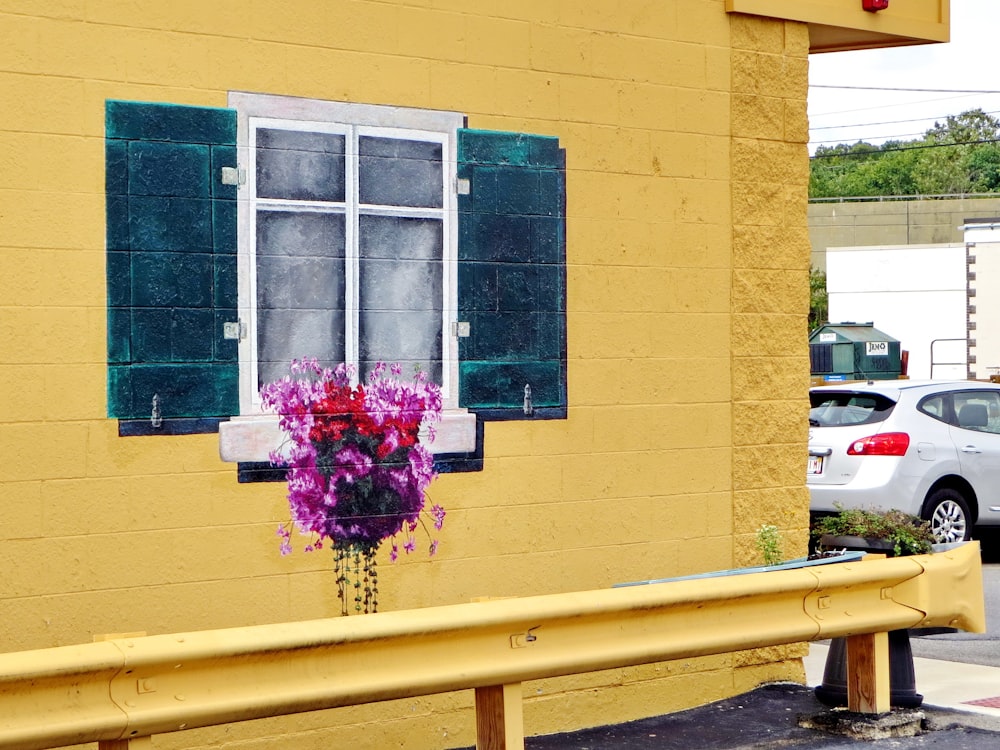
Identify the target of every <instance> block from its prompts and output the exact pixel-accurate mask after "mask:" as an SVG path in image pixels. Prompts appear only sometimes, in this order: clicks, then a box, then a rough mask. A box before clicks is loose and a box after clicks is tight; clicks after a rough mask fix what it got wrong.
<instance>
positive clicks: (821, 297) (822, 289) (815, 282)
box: [809, 268, 830, 333]
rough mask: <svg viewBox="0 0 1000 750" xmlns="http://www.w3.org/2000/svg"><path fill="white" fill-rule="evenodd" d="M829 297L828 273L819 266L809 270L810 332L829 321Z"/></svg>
mask: <svg viewBox="0 0 1000 750" xmlns="http://www.w3.org/2000/svg"><path fill="white" fill-rule="evenodd" d="M829 311H830V306H829V297H828V295H827V292H826V274H825V273H824V272H823V271H820V270H819V269H818V268H812V269H810V271H809V332H810V333H812V332H813V331H815V330H816V329H817V328H819V327H820V326H821V325H823V324H824V323H826V322H827V317H828V315H829Z"/></svg>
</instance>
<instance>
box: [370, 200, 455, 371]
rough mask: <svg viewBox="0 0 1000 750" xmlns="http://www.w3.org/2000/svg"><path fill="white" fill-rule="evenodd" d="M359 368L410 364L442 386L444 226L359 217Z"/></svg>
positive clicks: (409, 368)
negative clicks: (375, 364)
mask: <svg viewBox="0 0 1000 750" xmlns="http://www.w3.org/2000/svg"><path fill="white" fill-rule="evenodd" d="M359 238H360V253H361V288H360V308H361V313H360V316H359V326H360V331H359V334H360V336H359V338H360V358H361V362H360V363H359V364H360V368H359V369H360V370H361V372H362V374H363V375H364V374H366V373H367V372H368V371H369V370H370V369H371V367H372V365H373V364H374V363H375V362H376V361H383V362H399V363H400V364H402V365H403V373H404V375H406V376H410V375H412V373H413V370H414V366H419V367H420V369H421V370H423V371H424V372H427V373H428V374H429V375H430V377H431V379H432V380H434V382H436V383H440V382H441V343H442V342H441V325H442V322H441V316H442V284H443V279H442V269H443V266H442V258H443V244H442V243H443V238H444V233H443V227H442V224H441V221H439V220H437V219H410V218H401V217H389V216H362V217H361V219H360V227H359Z"/></svg>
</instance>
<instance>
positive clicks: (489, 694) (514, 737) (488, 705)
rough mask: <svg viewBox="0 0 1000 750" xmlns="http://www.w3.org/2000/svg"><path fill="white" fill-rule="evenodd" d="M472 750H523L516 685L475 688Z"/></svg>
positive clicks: (522, 721) (518, 691)
mask: <svg viewBox="0 0 1000 750" xmlns="http://www.w3.org/2000/svg"><path fill="white" fill-rule="evenodd" d="M476 750H524V712H523V709H522V706H521V683H520V682H515V683H512V684H510V685H490V686H489V687H481V688H476Z"/></svg>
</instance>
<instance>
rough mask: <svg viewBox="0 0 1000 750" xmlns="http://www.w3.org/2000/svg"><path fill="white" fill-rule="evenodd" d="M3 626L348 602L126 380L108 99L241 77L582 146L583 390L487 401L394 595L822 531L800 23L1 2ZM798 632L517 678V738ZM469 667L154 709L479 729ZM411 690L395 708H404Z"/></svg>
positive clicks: (576, 294) (751, 554) (437, 738)
mask: <svg viewBox="0 0 1000 750" xmlns="http://www.w3.org/2000/svg"><path fill="white" fill-rule="evenodd" d="M0 38H2V39H3V44H0V104H2V109H3V112H4V118H3V124H2V125H0V146H2V153H3V154H4V157H3V158H4V168H3V169H2V170H0V195H2V197H3V204H2V205H3V212H2V213H3V219H2V221H3V227H4V231H3V232H2V236H0V246H2V248H3V255H4V259H5V263H4V268H5V272H4V274H3V275H2V276H0V306H2V310H0V326H2V336H0V382H2V383H3V386H2V389H3V391H2V392H3V396H2V398H0V454H2V455H3V457H4V466H3V469H2V474H0V477H2V480H0V519H2V524H0V563H2V565H3V568H4V571H5V572H4V575H3V576H2V578H0V635H2V640H3V644H4V648H6V649H7V650H20V649H32V648H44V647H49V646H57V645H63V644H72V643H78V642H84V641H89V640H90V639H91V637H92V636H93V635H94V634H101V633H116V632H129V631H145V632H147V633H151V634H153V633H168V632H176V631H185V630H196V629H203V628H220V627H229V626H237V625H249V624H256V623H269V622H282V621H288V620H301V619H308V618H316V617H328V616H334V615H335V614H336V613H338V612H339V605H338V603H337V601H336V597H335V595H334V586H333V578H332V573H331V570H330V559H329V557H328V556H326V555H324V554H318V553H317V554H311V555H310V554H297V555H294V556H291V557H286V558H282V557H280V556H279V555H278V539H277V538H276V536H275V528H276V526H277V524H278V523H279V522H280V521H283V520H285V519H286V518H287V507H286V503H285V499H284V488H283V486H282V485H280V484H273V483H257V484H238V483H237V481H236V469H235V467H234V466H233V465H232V464H226V463H223V462H222V461H220V459H219V453H218V436H217V435H215V434H202V435H179V436H150V437H119V433H118V425H117V424H116V422H115V420H111V419H108V418H107V417H106V414H107V404H106V350H105V339H106V315H107V312H106V301H107V296H106V287H105V248H104V242H105V214H104V211H105V205H104V201H105V191H104V184H103V183H104V132H105V131H104V111H105V100H106V99H124V100H140V101H162V102H170V103H175V104H190V105H199V106H216V107H224V106H226V101H227V92H229V91H232V90H245V91H255V92H263V93H271V94H281V95H289V96H302V97H314V98H319V99H328V100H340V101H351V102H365V103H373V104H391V105H399V106H412V107H424V108H440V109H447V110H454V111H459V112H464V113H467V114H468V118H469V125H470V127H474V128H482V129H500V130H514V131H519V132H533V133H547V134H551V135H556V136H558V137H559V139H560V143H561V145H562V146H564V147H565V149H566V152H567V160H568V172H567V195H568V220H567V269H568V342H569V344H568V363H569V374H568V382H569V399H570V400H569V416H568V418H567V419H565V420H553V421H545V422H527V423H526V422H493V423H488V424H487V425H486V428H485V441H484V468H483V470H482V471H480V472H471V473H462V474H449V475H442V476H441V477H440V478H439V479H437V480H436V482H435V484H434V485H432V489H431V495H432V497H433V500H434V501H435V502H439V503H441V504H442V505H444V506H445V507H446V508H447V510H448V513H449V515H448V519H447V522H446V525H445V527H444V531H443V532H442V534H441V537H440V539H441V546H440V551H439V553H438V556H437V557H436V558H434V560H433V561H429V560H427V559H426V558H417V557H413V558H408V559H405V560H404V561H402V562H400V563H398V564H395V565H392V564H390V563H389V562H388V559H387V556H386V559H384V560H383V564H382V565H381V568H380V570H381V575H380V577H381V582H380V584H381V585H380V589H381V601H382V608H383V609H401V608H406V607H424V606H433V605H440V604H449V603H454V602H464V601H468V600H469V599H470V598H472V597H476V596H482V595H487V596H523V595H530V594H541V593H549V592H557V591H568V590H581V589H589V588H603V587H607V586H610V585H611V584H613V583H615V582H617V581H623V580H636V579H645V578H650V577H662V576H670V575H683V574H688V573H695V572H699V571H706V570H712V569H720V568H727V567H730V566H732V565H739V564H743V563H749V562H754V561H756V560H757V559H758V558H757V552H756V550H755V549H754V545H753V539H754V531H755V529H757V528H758V527H759V526H760V525H761V524H762V523H775V524H778V525H779V527H780V528H781V529H782V531H783V533H784V534H785V541H786V546H785V552H786V554H787V555H788V556H795V555H798V554H802V553H803V551H804V547H805V538H806V535H805V529H806V524H807V504H808V499H807V497H808V496H807V494H806V491H805V488H804V483H803V472H802V470H803V466H802V456H803V455H804V448H805V438H806V427H805V423H804V420H803V419H802V415H803V414H804V409H805V389H806V383H807V376H808V358H807V350H806V316H805V313H806V309H807V304H808V281H807V270H808V267H809V257H808V253H809V238H808V235H807V229H806V213H805V212H806V190H807V183H808V173H807V160H806V141H807V122H806V91H807V67H808V60H807V55H808V45H809V40H808V33H807V28H806V26H805V25H803V24H798V23H791V22H788V23H786V22H780V21H774V20H769V19H765V18H751V17H747V16H739V15H732V16H731V15H727V14H726V12H725V5H724V2H723V0H694V1H693V2H690V3H686V4H684V5H683V7H681V6H679V5H678V4H675V3H662V2H659V1H658V0H657V1H653V0H634V1H633V2H630V3H627V4H615V5H609V4H605V3H565V2H557V0H531V2H522V1H520V0H505V2H502V3H492V2H491V3H469V2H466V1H464V0H463V1H457V0H456V1H450V0H398V1H394V2H378V1H375V0H329V1H328V2H324V3H314V2H306V1H305V0H296V1H294V2H285V3H273V2H268V3H265V2H258V1H257V0H252V1H251V2H249V3H247V2H239V3H238V2H229V1H228V0H226V1H225V2H213V3H199V2H188V1H187V0H184V1H182V2H171V3H162V2H149V1H147V0H140V1H139V2H117V1H109V2H100V3H84V2H79V1H77V0H64V1H62V2H48V3H37V2H22V1H21V0H0ZM801 653H802V650H801V649H800V648H797V647H788V648H778V649H769V650H763V651H754V652H747V653H741V654H737V655H734V656H726V657H718V658H706V659H699V660H693V661H690V662H683V663H671V664H663V665H655V666H649V667H642V668H635V669H621V670H613V671H609V672H601V673H597V674H593V675H585V676H581V677H578V678H573V679H567V680H547V681H544V682H543V683H540V684H537V685H535V684H533V685H529V686H527V687H526V690H525V694H526V695H527V696H529V700H528V702H527V705H526V709H525V719H526V725H527V729H528V731H529V733H541V732H552V731H557V730H560V729H566V728H571V727H579V726H583V725H588V724H597V723H603V722H610V721H620V720H626V719H632V718H637V717H640V716H646V715H651V714H655V713H661V712H665V711H673V710H678V709H682V708H685V707H688V706H691V705H694V704H698V703H702V702H705V701H709V700H713V699H716V698H719V697H722V696H725V695H729V694H732V693H734V692H738V691H740V690H743V689H747V688H750V687H753V686H754V685H756V684H758V683H760V682H762V681H765V680H770V679H785V678H794V677H801V676H802V671H801V664H800V662H799V661H798V659H797V657H798V656H799V655H800V654H801ZM470 707H471V696H470V695H464V694H459V695H452V696H445V697H442V698H437V699H428V700H417V701H406V702H403V703H400V704H394V705H388V706H387V705H373V706H368V707H365V708H361V709H351V710H337V711H329V712H320V713H316V714H310V715H306V716H301V717H293V718H290V719H288V720H282V721H267V722H253V723H249V724H245V725H239V726H234V727H229V728H227V729H226V730H224V731H222V730H204V731H201V730H199V731H197V732H190V733H182V734H178V735H172V736H165V737H163V738H162V739H158V740H157V746H158V747H160V746H163V747H186V748H194V747H208V746H218V744H219V743H222V742H223V741H224V742H225V744H226V747H228V748H249V747H254V748H258V747H272V746H273V747H277V746H284V747H287V746H289V745H291V746H294V747H296V748H303V749H305V750H309V749H310V748H320V747H330V746H331V745H333V744H336V743H344V744H345V745H346V746H351V747H365V746H379V747H388V746H394V745H397V744H399V745H402V744H404V743H405V744H406V745H407V746H408V747H456V746H462V745H468V744H471V740H472V736H473V726H472V719H471V713H470ZM404 717H405V718H404Z"/></svg>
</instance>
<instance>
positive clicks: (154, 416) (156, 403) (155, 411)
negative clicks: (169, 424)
mask: <svg viewBox="0 0 1000 750" xmlns="http://www.w3.org/2000/svg"><path fill="white" fill-rule="evenodd" d="M149 423H150V424H151V425H152V426H153V427H156V428H159V427H162V426H163V413H162V412H161V411H160V394H158V393H154V394H153V407H152V410H151V412H150V414H149Z"/></svg>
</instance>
